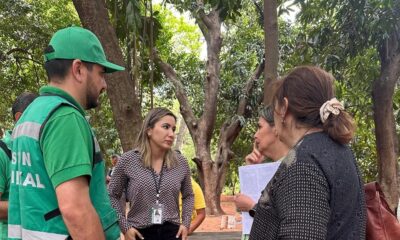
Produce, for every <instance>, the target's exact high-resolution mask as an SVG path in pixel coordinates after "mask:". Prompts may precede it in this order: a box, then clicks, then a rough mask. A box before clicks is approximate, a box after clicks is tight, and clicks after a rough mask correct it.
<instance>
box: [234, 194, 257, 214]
mask: <svg viewBox="0 0 400 240" xmlns="http://www.w3.org/2000/svg"><path fill="white" fill-rule="evenodd" d="M233 199H234V201H235V205H236V208H237V209H238V210H239V211H241V212H248V211H249V210H250V209H252V208H253V207H254V205H255V204H256V203H255V202H254V201H253V199H251V198H250V197H249V196H247V195H245V194H241V193H239V194H236V195H235V197H234V198H233Z"/></svg>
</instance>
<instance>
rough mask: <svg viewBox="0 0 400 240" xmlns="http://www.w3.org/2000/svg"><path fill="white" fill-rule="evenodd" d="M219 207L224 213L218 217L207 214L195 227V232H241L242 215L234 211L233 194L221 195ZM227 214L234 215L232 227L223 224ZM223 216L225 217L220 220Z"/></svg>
mask: <svg viewBox="0 0 400 240" xmlns="http://www.w3.org/2000/svg"><path fill="white" fill-rule="evenodd" d="M221 207H222V209H223V210H224V212H225V213H226V215H224V216H218V217H215V216H207V217H206V219H205V220H204V222H203V223H202V224H201V225H200V226H199V227H198V228H197V229H196V231H195V232H236V231H237V232H241V231H242V224H241V223H242V216H241V214H240V213H239V212H237V211H236V207H235V204H234V203H233V196H221ZM227 215H228V216H234V217H235V224H234V228H228V226H227V225H228V224H224V222H226V220H225V219H226V218H227V217H226V216H227ZM223 218H225V219H224V220H222V219H223ZM221 221H222V224H221ZM221 226H222V228H221ZM231 226H232V225H231ZM231 226H229V227H231Z"/></svg>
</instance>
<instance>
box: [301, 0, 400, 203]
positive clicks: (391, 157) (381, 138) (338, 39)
mask: <svg viewBox="0 0 400 240" xmlns="http://www.w3.org/2000/svg"><path fill="white" fill-rule="evenodd" d="M297 2H298V3H300V4H301V8H302V11H301V17H300V20H301V21H302V22H303V23H304V24H305V25H306V26H308V25H314V26H317V25H318V26H319V27H318V28H314V29H319V30H320V31H319V32H314V34H312V35H313V37H314V39H315V40H316V41H317V42H319V43H320V44H319V47H322V48H324V49H327V48H330V49H331V50H333V49H335V50H336V54H339V56H343V58H341V59H342V61H340V62H339V61H336V60H335V57H334V58H332V59H333V61H331V62H332V63H335V62H336V64H334V65H336V66H340V65H341V64H348V62H347V61H343V59H348V58H353V57H356V56H361V55H362V54H364V53H366V52H367V51H368V49H374V50H375V54H374V56H376V58H373V59H372V60H373V61H374V60H375V61H377V62H379V64H380V73H379V75H378V76H375V78H371V79H372V80H373V82H372V87H371V91H372V104H373V116H374V122H375V135H376V146H377V163H378V182H379V183H380V184H381V185H382V189H383V191H384V193H385V196H386V197H387V199H388V202H389V205H390V207H391V208H392V209H394V208H395V207H396V206H397V202H398V199H399V197H398V196H399V183H398V137H397V134H396V123H395V118H394V114H393V110H394V109H393V96H395V95H394V94H395V89H396V83H397V81H398V79H399V76H400V70H399V66H400V64H399V63H400V62H399V61H400V46H399V44H398V42H399V34H398V29H399V13H400V11H399V9H400V2H399V1H397V0H389V1H378V0H376V1H366V0H362V1H344V0H343V1H305V0H298V1H297ZM332 23H334V24H332ZM317 31H318V30H317ZM354 39H357V41H354ZM317 49H318V47H317ZM333 56H335V55H333ZM336 59H337V58H336Z"/></svg>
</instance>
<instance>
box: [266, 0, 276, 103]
mask: <svg viewBox="0 0 400 240" xmlns="http://www.w3.org/2000/svg"><path fill="white" fill-rule="evenodd" d="M264 36H265V39H264V40H265V62H266V64H265V70H264V101H263V102H264V105H265V106H267V105H269V104H270V103H271V101H272V91H271V83H272V82H273V81H275V80H276V79H277V77H278V62H279V49H278V16H277V0H264Z"/></svg>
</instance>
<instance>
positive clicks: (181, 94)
mask: <svg viewBox="0 0 400 240" xmlns="http://www.w3.org/2000/svg"><path fill="white" fill-rule="evenodd" d="M153 54H154V61H155V62H156V63H157V65H158V66H159V67H160V68H161V70H162V71H163V73H164V74H165V76H166V77H167V79H169V81H170V82H171V83H172V85H173V86H174V88H175V95H176V97H177V98H178V101H179V104H180V111H181V114H182V116H183V118H184V119H185V121H186V125H187V127H188V128H189V130H190V131H191V132H195V131H196V129H197V124H198V123H197V122H198V120H197V119H196V117H195V116H194V114H193V110H192V107H191V106H190V105H189V100H188V97H187V95H186V92H185V89H184V87H183V84H182V81H181V80H180V79H179V77H178V75H177V74H176V72H175V70H174V69H173V68H172V67H171V65H169V64H168V63H165V62H164V61H163V60H162V59H161V58H160V56H159V55H158V53H157V51H156V50H155V49H154V50H153Z"/></svg>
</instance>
